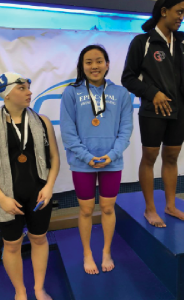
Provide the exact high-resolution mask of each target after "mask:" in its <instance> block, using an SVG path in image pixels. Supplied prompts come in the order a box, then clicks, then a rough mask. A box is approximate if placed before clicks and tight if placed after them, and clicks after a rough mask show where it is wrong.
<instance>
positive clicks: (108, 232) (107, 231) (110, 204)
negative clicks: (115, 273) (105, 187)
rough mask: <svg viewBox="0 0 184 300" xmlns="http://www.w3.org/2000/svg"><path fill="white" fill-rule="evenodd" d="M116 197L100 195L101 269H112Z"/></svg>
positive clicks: (106, 270) (104, 270)
mask: <svg viewBox="0 0 184 300" xmlns="http://www.w3.org/2000/svg"><path fill="white" fill-rule="evenodd" d="M115 202H116V197H114V198H104V197H101V196H100V207H101V211H102V228H103V233H104V248H103V256H102V271H103V272H109V271H112V269H114V262H113V260H112V258H111V243H112V238H113V235H114V230H115V224H116V216H115V211H114V204H115Z"/></svg>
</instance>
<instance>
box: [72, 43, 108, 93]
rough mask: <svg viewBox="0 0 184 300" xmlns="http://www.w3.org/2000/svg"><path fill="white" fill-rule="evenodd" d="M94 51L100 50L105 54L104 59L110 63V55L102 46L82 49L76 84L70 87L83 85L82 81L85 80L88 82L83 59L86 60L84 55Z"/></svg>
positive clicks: (90, 46)
mask: <svg viewBox="0 0 184 300" xmlns="http://www.w3.org/2000/svg"><path fill="white" fill-rule="evenodd" d="M93 49H97V50H99V51H100V52H102V53H103V55H104V58H105V61H106V62H107V63H108V62H109V56H108V53H107V51H106V50H105V48H104V47H103V46H102V45H89V46H87V47H85V48H84V49H82V51H81V53H80V55H79V58H78V63H77V79H76V81H75V82H74V83H71V84H70V85H73V86H75V87H76V86H79V85H81V83H82V81H83V80H86V79H87V78H86V75H85V73H84V69H83V58H84V54H85V53H86V52H88V51H90V50H93ZM108 71H109V70H107V71H106V73H105V75H104V77H105V76H106V75H107V73H108Z"/></svg>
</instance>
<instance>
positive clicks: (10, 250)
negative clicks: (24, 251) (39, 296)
mask: <svg viewBox="0 0 184 300" xmlns="http://www.w3.org/2000/svg"><path fill="white" fill-rule="evenodd" d="M22 240H23V238H22V237H21V238H20V239H19V240H17V241H13V242H9V241H5V240H4V252H3V264H4V267H5V270H6V272H7V274H8V276H9V278H10V280H11V282H12V284H13V286H14V288H15V300H27V295H26V288H25V286H24V282H23V264H22V257H21V245H22Z"/></svg>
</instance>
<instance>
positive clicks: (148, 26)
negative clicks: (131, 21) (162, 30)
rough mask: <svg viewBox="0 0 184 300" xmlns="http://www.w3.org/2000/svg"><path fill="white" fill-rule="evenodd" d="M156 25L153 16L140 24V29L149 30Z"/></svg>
mask: <svg viewBox="0 0 184 300" xmlns="http://www.w3.org/2000/svg"><path fill="white" fill-rule="evenodd" d="M156 25H157V21H156V20H155V19H154V18H150V19H149V20H147V21H146V22H145V23H144V24H143V25H142V30H143V31H145V32H149V31H150V30H151V29H153V28H155V27H156Z"/></svg>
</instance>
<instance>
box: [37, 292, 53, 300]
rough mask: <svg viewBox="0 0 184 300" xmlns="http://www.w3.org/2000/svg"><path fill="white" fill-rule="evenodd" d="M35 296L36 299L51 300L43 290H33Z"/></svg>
mask: <svg viewBox="0 0 184 300" xmlns="http://www.w3.org/2000/svg"><path fill="white" fill-rule="evenodd" d="M35 297H36V299H37V300H52V298H51V297H50V296H49V295H48V294H47V293H46V291H45V290H40V291H35Z"/></svg>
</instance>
